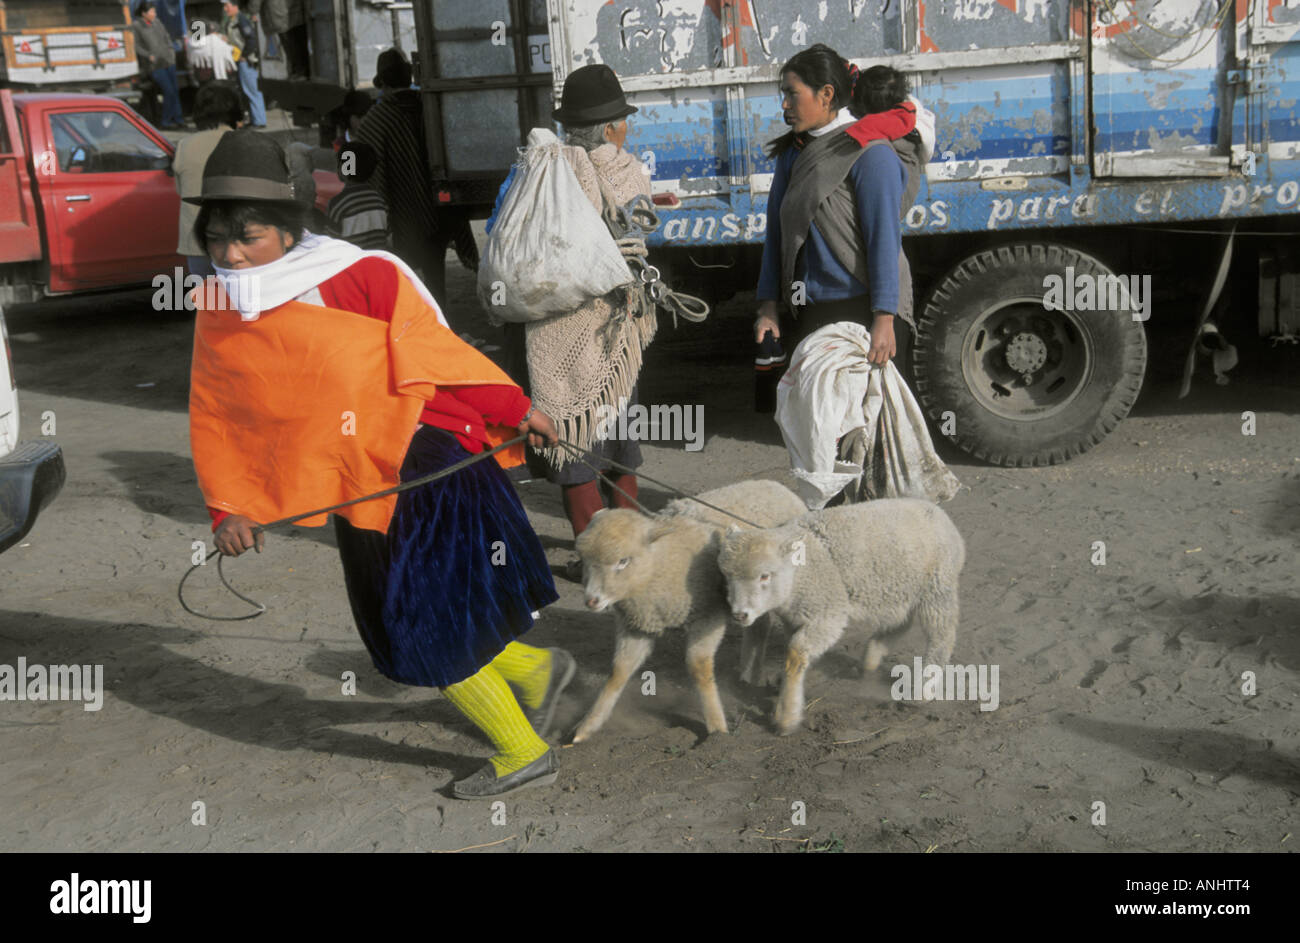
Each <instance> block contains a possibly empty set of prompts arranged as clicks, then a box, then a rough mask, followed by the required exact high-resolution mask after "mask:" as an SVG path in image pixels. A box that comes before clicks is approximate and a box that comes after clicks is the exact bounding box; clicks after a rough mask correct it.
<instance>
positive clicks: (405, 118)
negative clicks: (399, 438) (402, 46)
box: [356, 49, 478, 331]
mask: <svg viewBox="0 0 1300 943" xmlns="http://www.w3.org/2000/svg"><path fill="white" fill-rule="evenodd" d="M374 84H375V87H376V88H379V89H382V90H383V93H384V94H383V97H382V98H380V99H379V101H377V102H375V104H374V106H373V107H371V109H370V110H369V111H367V112H366V116H365V117H364V118H362V119H361V126H360V128H358V129H357V135H356V136H357V139H358V140H360V141H364V142H365V143H366V144H369V145H370V146H371V147H372V148H374V151H375V154H376V155H377V156H378V158H379V163H378V166H377V167H376V169H375V175H374V177H373V178H372V180H371V183H372V185H373V186H374V188H375V189H376V190H377V191H379V194H380V195H381V196H382V197H383V198H384V203H385V205H387V207H388V214H389V216H388V220H389V225H390V226H391V227H392V233H393V252H394V253H395V254H396V255H398V256H400V257H401V258H402V260H403V261H404V262H406V264H407V265H409V266H411V268H413V269H418V270H419V271H420V274H421V275H422V276H423V278H424V282H425V284H426V285H428V286H429V290H430V291H431V292H432V293H433V297H434V298H436V299H438V302H439V304H445V302H446V282H447V263H446V258H447V244H448V243H451V244H452V245H453V247H454V248H455V250H456V256H457V258H459V259H460V262H461V264H462V265H464V266H465V267H466V268H467V269H469V270H470V271H475V272H476V271H478V245H477V244H476V243H475V242H474V234H473V233H472V232H471V231H470V228H469V217H468V216H466V215H465V214H464V213H463V212H460V211H459V210H446V209H440V208H439V207H438V204H437V203H436V202H435V201H434V198H433V187H432V185H431V184H430V181H429V152H428V148H427V147H426V145H425V141H424V116H423V111H422V105H421V102H420V93H419V92H417V91H415V90H414V89H412V88H411V64H410V63H409V62H407V61H406V59H405V58H404V57H403V56H402V54H401V52H399V51H398V50H396V49H386V50H384V52H382V53H380V56H379V64H378V70H377V72H376V74H375V79H374ZM452 327H453V328H454V329H455V330H457V331H460V330H462V328H461V327H459V326H458V325H456V324H453V325H452Z"/></svg>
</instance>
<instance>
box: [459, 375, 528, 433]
mask: <svg viewBox="0 0 1300 943" xmlns="http://www.w3.org/2000/svg"><path fill="white" fill-rule="evenodd" d="M444 396H451V397H454V398H456V399H458V400H460V401H461V402H462V403H464V404H465V405H466V406H471V407H473V408H474V410H475V411H477V412H478V414H479V415H480V416H482V417H483V418H484V419H486V420H487V421H488V422H490V423H492V424H493V425H498V426H517V425H519V421H520V420H521V419H523V418H524V413H526V412H528V409H529V407H530V406H532V401H531V400H530V399H529V398H528V397H527V396H525V395H524V391H523V390H521V389H520V388H519V387H517V386H505V385H504V384H502V385H499V386H458V387H456V388H455V389H453V390H443V391H442V392H440V393H439V394H438V399H439V400H441V399H442V397H444Z"/></svg>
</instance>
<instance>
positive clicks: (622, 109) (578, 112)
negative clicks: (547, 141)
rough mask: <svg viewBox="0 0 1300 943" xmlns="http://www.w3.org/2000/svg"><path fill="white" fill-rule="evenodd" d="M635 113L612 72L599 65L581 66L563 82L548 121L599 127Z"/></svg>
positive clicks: (601, 64) (608, 68)
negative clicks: (561, 89) (558, 99)
mask: <svg viewBox="0 0 1300 943" xmlns="http://www.w3.org/2000/svg"><path fill="white" fill-rule="evenodd" d="M635 112H636V108H634V107H633V106H631V105H629V104H628V103H627V98H626V97H624V95H623V86H621V85H619V84H618V76H617V75H615V74H614V70H613V69H611V68H610V67H609V66H607V65H605V64H603V63H595V64H594V65H585V66H583V67H582V68H581V69H577V70H576V71H574V72H571V73H570V74H569V77H568V78H567V79H565V80H564V92H563V93H562V94H561V95H560V107H559V108H557V109H555V111H554V112H552V114H551V117H552V118H554V119H555V120H556V121H558V122H560V123H561V124H599V123H600V122H602V121H617V120H618V119H619V118H626V117H627V116H628V115H630V114H633V113H635Z"/></svg>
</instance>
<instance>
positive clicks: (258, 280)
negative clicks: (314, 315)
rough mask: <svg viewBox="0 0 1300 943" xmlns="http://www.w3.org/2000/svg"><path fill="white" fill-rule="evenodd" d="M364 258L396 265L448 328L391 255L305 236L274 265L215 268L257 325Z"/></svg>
mask: <svg viewBox="0 0 1300 943" xmlns="http://www.w3.org/2000/svg"><path fill="white" fill-rule="evenodd" d="M365 258H378V259H387V260H388V261H389V262H392V263H393V264H394V265H396V266H397V270H398V271H399V272H401V273H402V274H403V275H405V276H406V277H407V278H408V279H410V281H411V284H412V285H414V286H415V290H416V291H417V292H419V293H420V297H421V298H423V299H424V303H425V304H427V305H428V306H429V307H430V308H432V309H433V312H434V314H436V315H437V316H438V323H439V324H441V325H442V326H443V327H447V319H446V318H444V317H443V316H442V309H441V308H440V307H438V302H437V301H435V300H434V298H433V295H431V294H430V293H429V289H427V288H425V287H424V282H422V281H420V278H419V276H417V275H416V274H415V272H413V271H411V267H410V266H409V265H407V264H406V263H405V262H403V261H402V260H401V259H399V258H398V257H397V256H395V255H393V254H392V253H391V252H379V251H366V250H365V249H359V248H357V247H356V246H354V245H353V244H352V243H350V242H344V241H343V240H342V239H332V238H330V237H329V236H319V235H317V234H316V233H312V232H304V233H303V237H302V239H301V240H300V241H299V242H298V244H297V245H295V246H294V247H293V248H292V249H290V250H289V251H288V252H286V253H285V254H284V255H282V256H281V257H280V258H278V259H276V260H275V261H274V262H268V263H266V264H265V265H255V266H253V267H251V268H241V269H228V268H218V267H217V266H213V268H215V269H216V272H217V281H219V282H220V283H221V287H222V289H224V290H225V292H226V296H227V297H228V298H229V299H230V304H231V306H232V307H233V308H235V309H236V310H237V311H238V312H239V316H240V318H242V319H243V320H245V321H256V320H257V319H258V318H259V317H261V316H262V312H263V311H270V310H271V309H272V308H278V307H279V306H280V305H282V304H286V303H288V302H290V301H293V300H294V299H295V298H297V297H298V296H300V295H302V294H304V293H306V292H308V291H311V290H312V289H313V288H315V287H316V286H317V285H319V284H321V282H324V281H327V280H328V279H331V278H333V277H334V276H335V275H337V274H339V272H342V271H344V270H345V269H347V268H349V267H350V266H352V265H353V264H355V263H356V262H357V261H358V260H360V259H365Z"/></svg>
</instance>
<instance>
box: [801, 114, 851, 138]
mask: <svg viewBox="0 0 1300 943" xmlns="http://www.w3.org/2000/svg"><path fill="white" fill-rule="evenodd" d="M857 120H858V119H857V118H855V117H853V112H851V111H849V110H848V109H847V108H841V109H840V110H839V111H837V112H835V117H834V118H832V119H831V120H830V121H828V122H827V123H826V124H824V125H822V126H821V127H820V128H811V129H809V131H808V134H809V135H810V136H811V137H815V138H819V137H821V136H822V135H823V134H830V133H831V132H832V131H834V130H836V129H838V128H842V127H844V126H845V125H846V124H853V122H855V121H857Z"/></svg>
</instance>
